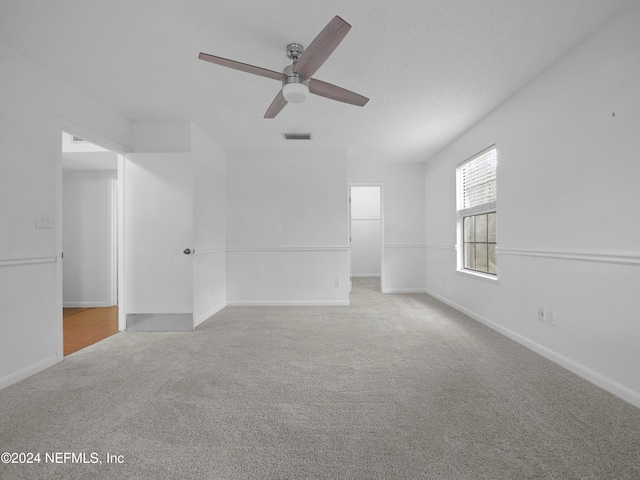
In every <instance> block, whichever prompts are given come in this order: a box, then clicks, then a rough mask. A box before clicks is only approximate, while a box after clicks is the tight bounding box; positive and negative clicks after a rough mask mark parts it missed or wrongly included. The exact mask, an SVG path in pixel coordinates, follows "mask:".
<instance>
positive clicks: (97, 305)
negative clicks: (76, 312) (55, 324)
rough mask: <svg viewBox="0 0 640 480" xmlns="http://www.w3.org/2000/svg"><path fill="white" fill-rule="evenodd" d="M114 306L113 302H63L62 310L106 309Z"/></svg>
mask: <svg viewBox="0 0 640 480" xmlns="http://www.w3.org/2000/svg"><path fill="white" fill-rule="evenodd" d="M113 306H114V305H111V302H62V308H105V307H113Z"/></svg>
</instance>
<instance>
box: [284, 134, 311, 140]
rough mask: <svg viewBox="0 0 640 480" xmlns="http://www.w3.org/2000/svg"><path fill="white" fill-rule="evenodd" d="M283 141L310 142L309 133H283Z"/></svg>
mask: <svg viewBox="0 0 640 480" xmlns="http://www.w3.org/2000/svg"><path fill="white" fill-rule="evenodd" d="M282 136H283V137H284V139H285V140H311V134H310V133H283V134H282Z"/></svg>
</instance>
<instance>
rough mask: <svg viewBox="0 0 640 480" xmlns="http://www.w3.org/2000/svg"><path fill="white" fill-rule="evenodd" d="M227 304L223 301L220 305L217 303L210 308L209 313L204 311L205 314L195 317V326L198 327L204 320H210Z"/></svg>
mask: <svg viewBox="0 0 640 480" xmlns="http://www.w3.org/2000/svg"><path fill="white" fill-rule="evenodd" d="M226 306H227V303H226V302H223V303H221V304H220V305H216V306H215V307H213V308H212V309H210V310H209V311H208V312H207V313H204V314H202V315H200V316H199V317H198V318H194V319H193V328H196V327H197V326H198V325H200V324H201V323H202V322H205V321H207V320H209V319H210V318H211V317H213V316H214V315H215V314H216V313H218V312H219V311H220V310H222V309H223V308H224V307H226Z"/></svg>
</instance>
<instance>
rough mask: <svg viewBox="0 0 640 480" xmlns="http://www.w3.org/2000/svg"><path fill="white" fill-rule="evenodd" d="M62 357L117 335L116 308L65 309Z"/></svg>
mask: <svg viewBox="0 0 640 480" xmlns="http://www.w3.org/2000/svg"><path fill="white" fill-rule="evenodd" d="M63 312H64V313H63V316H64V355H65V356H67V355H69V354H70V353H73V352H77V351H78V350H81V349H83V348H85V347H88V346H89V345H93V344H94V343H97V342H99V341H100V340H103V339H105V338H107V337H110V336H111V335H114V334H116V333H118V307H117V306H115V307H107V308H65V309H63Z"/></svg>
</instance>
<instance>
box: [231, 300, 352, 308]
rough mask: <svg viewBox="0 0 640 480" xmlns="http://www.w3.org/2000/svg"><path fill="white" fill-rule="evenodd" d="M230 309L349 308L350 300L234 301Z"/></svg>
mask: <svg viewBox="0 0 640 480" xmlns="http://www.w3.org/2000/svg"><path fill="white" fill-rule="evenodd" d="M227 305H228V306H230V307H330V306H337V307H348V306H349V305H351V303H350V302H349V300H344V301H343V300H232V301H228V302H227Z"/></svg>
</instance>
